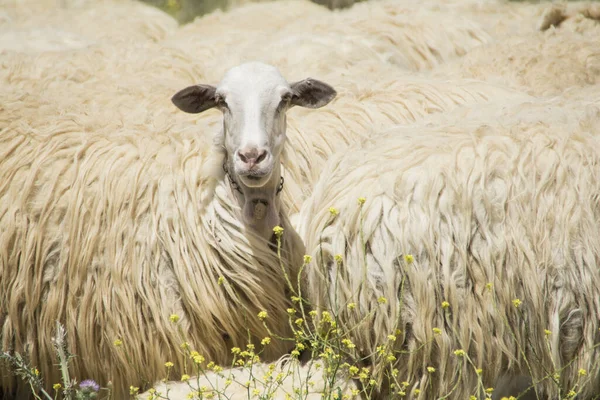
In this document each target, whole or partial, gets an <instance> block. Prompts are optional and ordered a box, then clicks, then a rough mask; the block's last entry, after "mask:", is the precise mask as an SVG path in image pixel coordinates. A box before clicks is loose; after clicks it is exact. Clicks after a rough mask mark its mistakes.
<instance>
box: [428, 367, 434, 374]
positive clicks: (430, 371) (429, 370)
mask: <svg viewBox="0 0 600 400" xmlns="http://www.w3.org/2000/svg"><path fill="white" fill-rule="evenodd" d="M427 372H429V373H430V374H433V373H434V372H435V368H433V367H427Z"/></svg>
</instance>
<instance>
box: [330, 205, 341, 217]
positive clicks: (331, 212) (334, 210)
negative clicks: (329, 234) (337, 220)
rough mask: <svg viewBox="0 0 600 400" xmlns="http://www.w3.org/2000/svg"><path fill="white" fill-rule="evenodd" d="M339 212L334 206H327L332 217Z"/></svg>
mask: <svg viewBox="0 0 600 400" xmlns="http://www.w3.org/2000/svg"><path fill="white" fill-rule="evenodd" d="M339 213H340V212H339V211H338V209H337V208H335V207H329V214H331V216H332V217H335V216H336V215H338V214H339Z"/></svg>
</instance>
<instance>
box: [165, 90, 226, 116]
mask: <svg viewBox="0 0 600 400" xmlns="http://www.w3.org/2000/svg"><path fill="white" fill-rule="evenodd" d="M216 92H217V89H216V88H215V87H214V86H210V85H194V86H189V87H186V88H185V89H183V90H180V91H179V92H177V93H176V94H175V96H173V97H172V98H171V101H172V102H173V104H175V105H176V106H177V108H179V109H180V110H182V111H185V112H187V113H191V114H198V113H201V112H202V111H205V110H208V109H209V108H213V107H215V106H216V105H217V97H216Z"/></svg>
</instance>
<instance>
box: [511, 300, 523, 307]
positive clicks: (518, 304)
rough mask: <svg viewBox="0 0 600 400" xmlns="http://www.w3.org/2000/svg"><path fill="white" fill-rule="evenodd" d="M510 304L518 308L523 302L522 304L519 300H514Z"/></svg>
mask: <svg viewBox="0 0 600 400" xmlns="http://www.w3.org/2000/svg"><path fill="white" fill-rule="evenodd" d="M512 303H513V306H515V307H517V308H519V306H520V305H521V304H522V303H523V302H522V301H521V300H519V299H514V300H513V301H512Z"/></svg>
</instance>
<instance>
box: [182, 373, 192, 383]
mask: <svg viewBox="0 0 600 400" xmlns="http://www.w3.org/2000/svg"><path fill="white" fill-rule="evenodd" d="M189 380H190V376H189V375H188V374H183V375H181V382H187V381H189Z"/></svg>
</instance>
